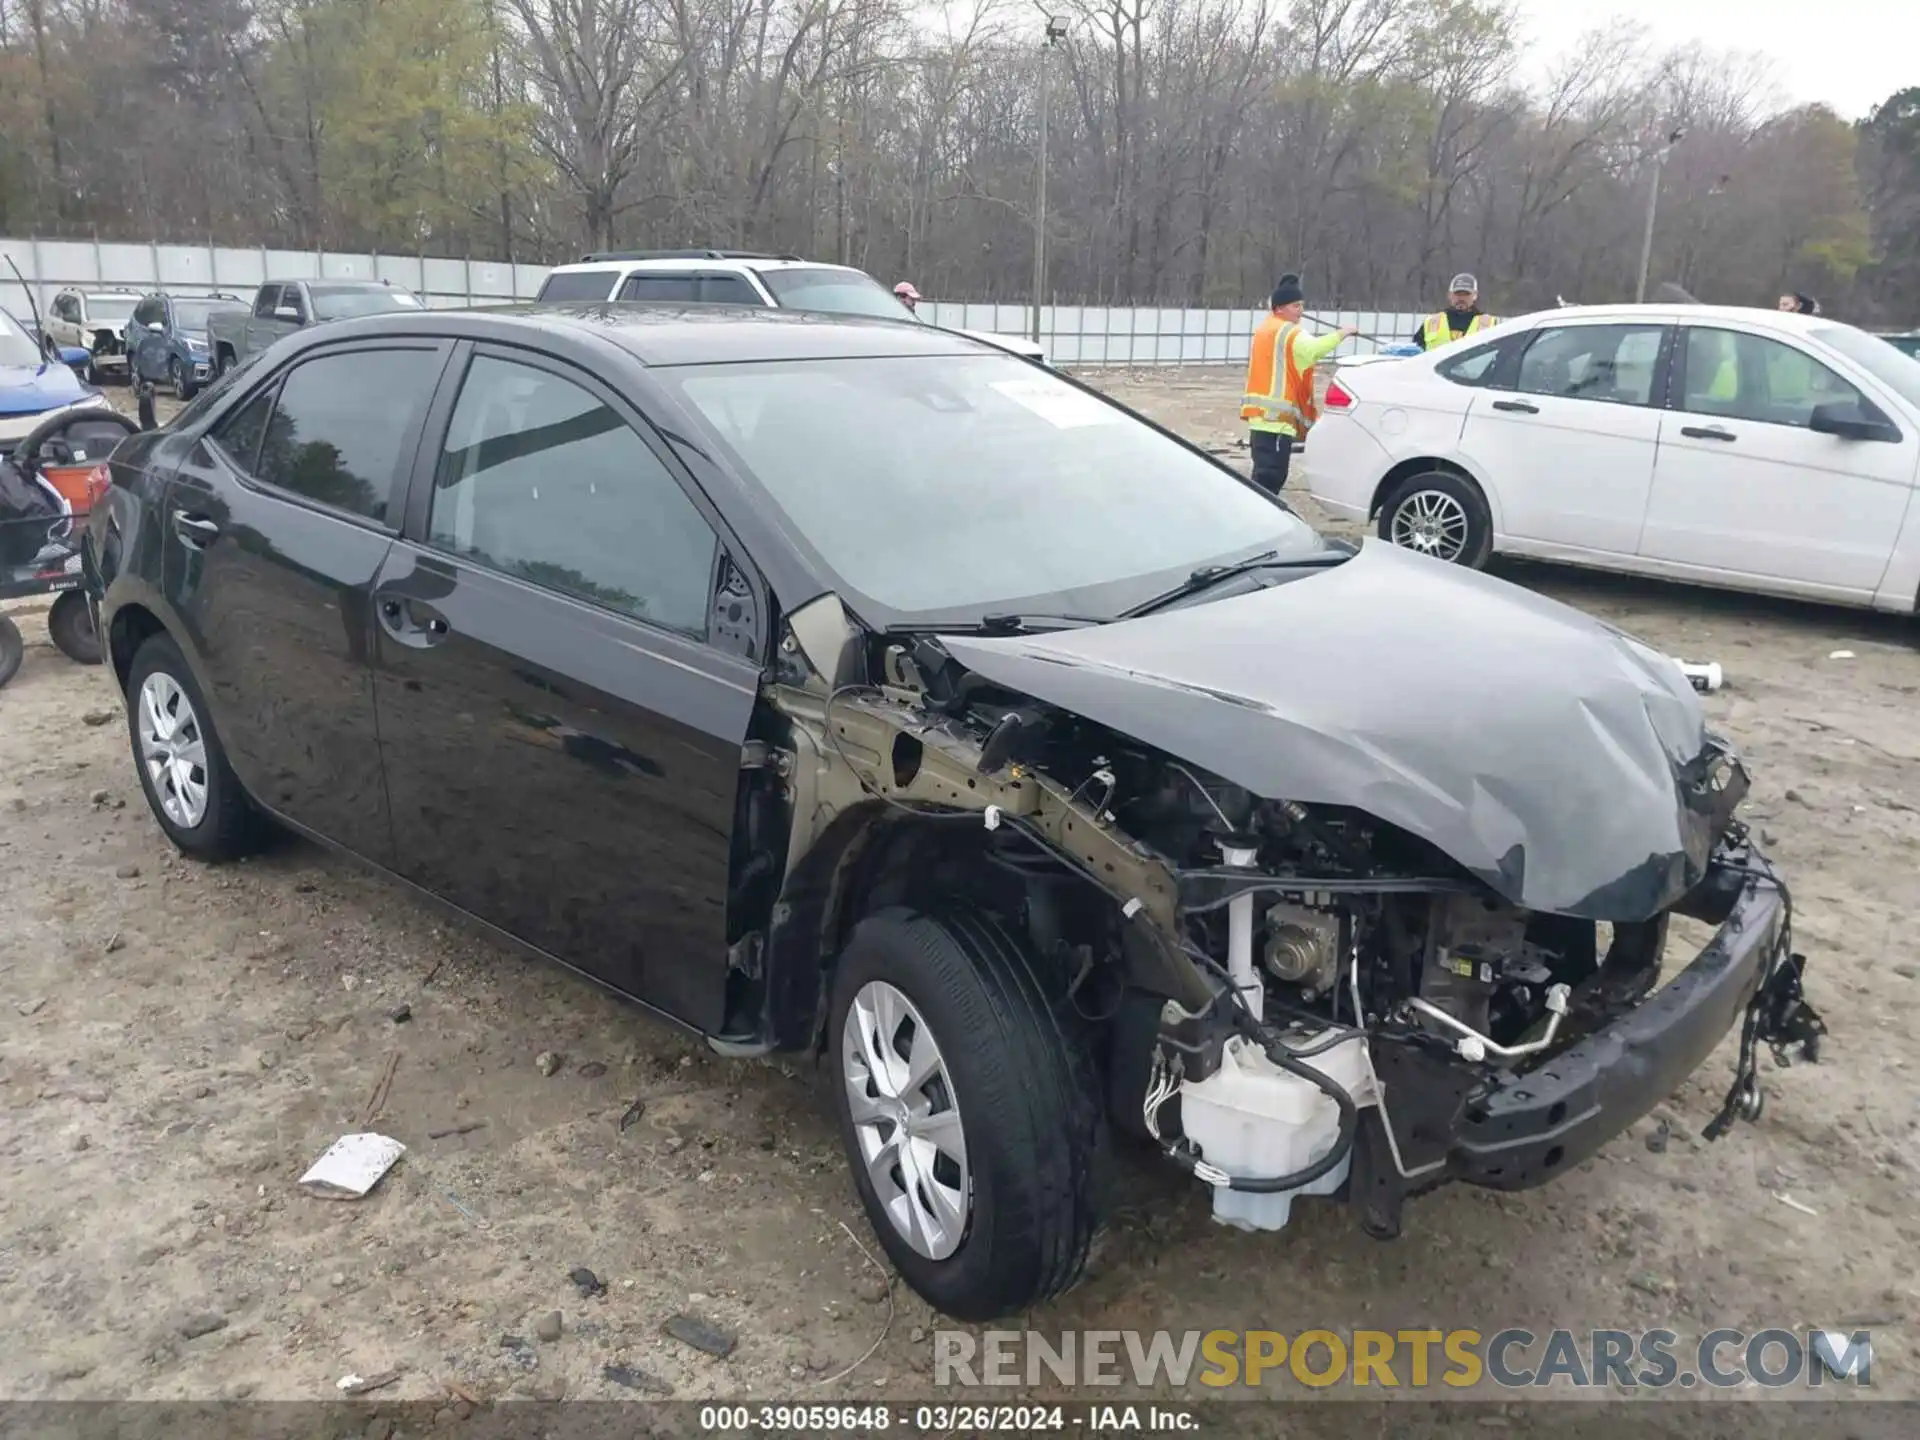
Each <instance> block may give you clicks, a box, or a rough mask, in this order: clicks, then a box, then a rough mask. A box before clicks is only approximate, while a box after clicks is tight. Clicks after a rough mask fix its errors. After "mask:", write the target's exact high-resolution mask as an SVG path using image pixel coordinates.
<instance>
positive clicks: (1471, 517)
mask: <svg viewBox="0 0 1920 1440" xmlns="http://www.w3.org/2000/svg"><path fill="white" fill-rule="evenodd" d="M1379 534H1380V538H1381V539H1382V540H1387V541H1391V542H1392V543H1393V544H1395V545H1398V546H1400V547H1401V548H1402V549H1406V550H1416V551H1418V552H1419V553H1420V554H1422V555H1431V556H1432V557H1433V558H1434V559H1436V560H1445V561H1447V562H1448V563H1450V564H1454V565H1465V566H1467V567H1469V568H1470V569H1474V570H1478V569H1480V568H1482V567H1483V566H1484V565H1485V564H1486V563H1487V560H1488V557H1490V556H1491V555H1492V554H1493V516H1492V514H1491V512H1489V510H1488V509H1487V501H1486V497H1485V496H1483V495H1482V494H1481V493H1480V487H1479V486H1477V485H1475V484H1474V483H1473V481H1471V480H1469V479H1467V478H1466V476H1464V475H1458V474H1455V473H1454V472H1453V471H1451V470H1429V471H1427V472H1426V473H1425V474H1422V475H1411V476H1409V477H1408V478H1406V479H1405V480H1402V481H1401V482H1400V483H1399V484H1398V485H1396V486H1395V487H1394V488H1393V491H1392V492H1391V493H1390V494H1389V495H1388V496H1387V498H1386V500H1385V502H1384V503H1383V504H1382V505H1381V506H1380V530H1379Z"/></svg>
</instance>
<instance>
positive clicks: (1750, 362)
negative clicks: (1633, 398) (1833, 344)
mask: <svg viewBox="0 0 1920 1440" xmlns="http://www.w3.org/2000/svg"><path fill="white" fill-rule="evenodd" d="M1864 402H1865V397H1864V396H1863V395H1861V393H1860V392H1859V390H1857V389H1856V388H1855V387H1854V386H1853V385H1852V384H1850V383H1849V382H1848V381H1846V380H1843V379H1841V378H1840V377H1839V376H1838V375H1836V374H1835V373H1834V372H1833V371H1832V370H1830V369H1828V368H1827V367H1826V366H1825V365H1823V364H1822V363H1821V362H1820V361H1818V360H1816V359H1814V358H1813V357H1812V356H1811V355H1809V354H1807V352H1806V351H1804V350H1801V349H1798V348H1797V347H1795V346H1792V345H1788V344H1786V343H1785V342H1784V341H1780V340H1772V339H1769V338H1767V337H1766V336H1764V335H1750V334H1748V333H1747V332H1745V331H1743V330H1719V329H1713V328H1710V327H1706V326H1697V327H1695V328H1694V329H1692V330H1689V331H1688V332H1687V367H1686V380H1685V384H1684V386H1683V389H1682V392H1681V400H1680V408H1681V409H1682V410H1689V411H1692V412H1694V413H1695V414H1700V415H1721V416H1725V417H1726V418H1727V419H1730V420H1753V421H1757V422H1759V423H1761V424H1767V425H1792V426H1797V427H1800V428H1802V429H1804V428H1805V427H1806V426H1807V425H1808V424H1809V423H1810V422H1811V420H1812V419H1813V408H1814V406H1816V405H1839V406H1842V407H1854V408H1855V409H1856V410H1858V408H1859V407H1861V406H1862V405H1863V404H1864ZM1859 413H1862V414H1864V413H1866V412H1865V411H1864V410H1860V411H1859Z"/></svg>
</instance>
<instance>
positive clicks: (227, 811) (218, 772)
mask: <svg viewBox="0 0 1920 1440" xmlns="http://www.w3.org/2000/svg"><path fill="white" fill-rule="evenodd" d="M127 729H128V732H129V734H130V736H131V738H132V741H133V760H134V765H135V767H136V768H137V769H138V770H139V772H140V788H141V789H142V790H144V791H145V792H146V796H147V805H148V807H149V808H151V809H152V811H153V818H154V819H155V820H157V821H159V822H160V828H161V829H162V830H164V831H166V832H167V838H168V839H169V840H171V841H173V843H174V844H175V845H177V846H178V847H179V848H180V849H181V850H183V851H185V852H186V853H187V854H189V855H194V856H197V857H199V858H200V859H202V860H232V859H235V858H237V857H239V856H241V855H245V854H247V853H249V852H250V851H252V850H254V849H256V848H257V847H258V844H259V839H260V831H261V823H260V816H259V813H258V812H257V811H255V810H254V808H253V805H252V803H251V802H250V801H249V800H248V799H247V796H246V792H245V791H243V790H242V789H241V788H240V781H239V779H238V778H237V777H236V776H235V775H234V773H233V767H232V766H231V765H229V764H228V763H227V753H226V751H225V750H224V749H223V748H222V747H221V744H220V737H219V736H218V735H216V734H215V733H214V729H213V721H212V719H211V718H210V717H209V715H208V713H207V704H206V701H205V699H204V698H202V696H201V694H200V687H199V685H198V684H197V683H196V682H195V681H194V678H193V671H192V670H190V669H189V668H188V666H187V662H186V657H185V656H183V655H182V654H181V653H180V647H179V646H177V645H175V644H174V643H173V640H172V638H171V637H170V636H167V635H154V636H151V637H149V638H148V639H147V640H146V642H145V643H143V644H142V645H141V646H140V648H139V650H138V651H136V652H135V653H134V657H133V665H132V667H131V668H130V669H129V670H128V672H127Z"/></svg>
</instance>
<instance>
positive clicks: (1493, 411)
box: [1304, 305, 1920, 613]
mask: <svg viewBox="0 0 1920 1440" xmlns="http://www.w3.org/2000/svg"><path fill="white" fill-rule="evenodd" d="M1305 461H1306V464H1305V467H1304V468H1305V470H1306V477H1305V478H1306V488H1307V490H1308V492H1309V493H1310V494H1311V495H1312V496H1313V497H1314V498H1315V499H1316V500H1318V501H1319V502H1320V503H1321V504H1322V505H1324V506H1326V507H1327V509H1328V510H1330V511H1332V512H1333V513H1334V514H1336V515H1340V516H1344V517H1347V518H1349V519H1355V520H1374V519H1377V521H1378V525H1379V533H1380V536H1381V537H1382V538H1383V539H1386V540H1390V541H1392V542H1393V543H1394V544H1397V545H1404V546H1407V547H1408V548H1411V549H1415V550H1421V551H1425V552H1426V553H1428V554H1430V555H1433V556H1436V557H1438V558H1440V559H1443V560H1450V561H1454V562H1456V563H1459V564H1463V565H1472V566H1479V565H1483V564H1485V563H1486V561H1487V559H1488V557H1489V556H1491V555H1494V554H1496V553H1498V554H1508V555H1525V556H1533V557H1536V558H1539V559H1546V560H1557V561H1564V562H1568V563H1572V564H1577V565H1593V566H1598V567H1601V568H1603V569H1608V570H1626V571H1633V572H1637V573H1639V574H1644V575H1655V576H1661V577H1665V578H1668V579H1674V580H1685V581H1692V582H1695V583H1699V584H1704V585H1717V586H1724V587H1727V588H1731V589H1739V590H1758V591H1766V592H1770V593H1775V594H1782V595H1798V596H1804V597H1807V598H1810V599H1818V600H1830V601H1836V602H1839V603H1841V604H1847V605H1859V606H1872V607H1874V608H1876V609H1881V610H1895V611H1904V612H1909V613H1911V612H1912V611H1914V610H1915V608H1916V606H1917V605H1920V501H1917V500H1916V499H1915V488H1916V485H1917V484H1920V361H1916V360H1914V359H1913V358H1911V357H1909V356H1906V355H1903V354H1901V353H1900V352H1899V351H1898V350H1896V349H1895V348H1894V347H1893V346H1891V345H1889V344H1888V343H1887V342H1886V341H1884V340H1882V339H1880V338H1878V337H1877V336H1873V335H1869V334H1867V333H1866V332H1864V331H1861V330H1856V329H1854V328H1853V327H1852V326H1851V325H1842V324H1838V323H1836V322H1834V321H1831V320H1826V319H1822V318H1820V317H1818V316H1809V315H1792V314H1783V313H1781V312H1779V311H1775V310H1742V309H1730V308H1721V307H1718V306H1708V305H1607V306H1584V307H1578V308H1569V309H1559V310H1549V311H1543V312H1542V313H1540V314H1537V315H1528V316H1524V317H1522V318H1520V319H1518V320H1512V321H1508V322H1507V323H1505V324H1503V325H1501V326H1499V327H1498V328H1497V329H1494V330H1491V331H1487V332H1484V337H1476V338H1475V339H1473V340H1471V341H1456V342H1455V343H1453V344H1452V345H1448V346H1445V347H1443V348H1442V349H1440V350H1438V351H1434V352H1431V353H1428V354H1424V355H1419V356H1409V357H1406V358H1402V359H1393V360H1381V361H1379V362H1378V363H1374V364H1368V365H1365V366H1362V367H1357V368H1355V367H1349V368H1348V369H1347V370H1346V371H1345V372H1344V373H1337V374H1336V375H1335V377H1334V379H1333V380H1332V382H1331V383H1330V384H1329V385H1328V387H1327V394H1326V401H1325V405H1324V408H1323V412H1322V416H1321V419H1320V422H1319V424H1317V425H1316V426H1314V429H1313V438H1312V443H1311V444H1310V446H1309V447H1308V449H1307V450H1306V452H1305Z"/></svg>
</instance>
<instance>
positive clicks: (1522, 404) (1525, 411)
mask: <svg viewBox="0 0 1920 1440" xmlns="http://www.w3.org/2000/svg"><path fill="white" fill-rule="evenodd" d="M1493 408H1494V409H1496V410H1509V411H1512V412H1513V413H1514V414H1516V415H1538V414H1539V413H1540V407H1539V406H1538V405H1529V404H1528V403H1527V402H1526V401H1524V400H1496V401H1494V402H1493Z"/></svg>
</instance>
